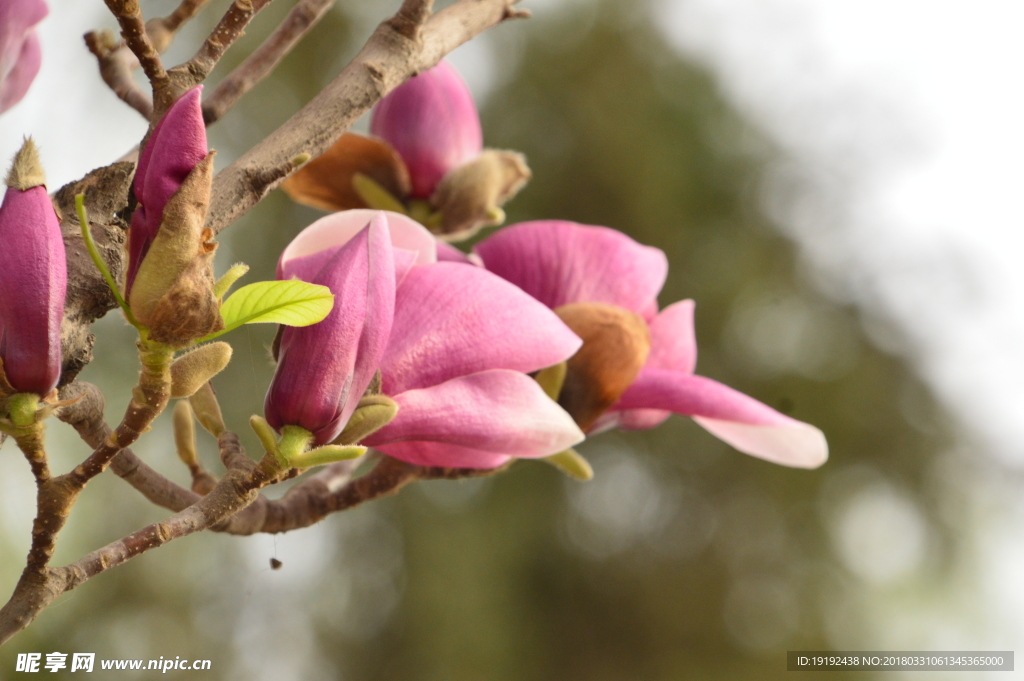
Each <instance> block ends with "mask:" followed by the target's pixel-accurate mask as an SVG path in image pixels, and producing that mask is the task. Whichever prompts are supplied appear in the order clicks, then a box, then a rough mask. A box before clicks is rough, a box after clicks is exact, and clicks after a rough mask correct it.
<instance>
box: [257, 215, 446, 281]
mask: <svg viewBox="0 0 1024 681" xmlns="http://www.w3.org/2000/svg"><path fill="white" fill-rule="evenodd" d="M377 215H384V216H385V217H386V219H387V225H388V232H389V233H390V235H391V242H392V244H393V245H394V246H395V248H401V249H404V250H407V251H414V252H416V253H417V256H416V261H415V264H417V265H427V264H430V263H433V262H436V261H437V241H436V240H435V239H434V236H433V235H432V234H431V233H430V232H428V231H427V230H426V228H425V227H423V225H421V224H419V223H418V222H416V221H415V220H413V219H411V218H409V217H406V216H405V215H401V214H399V213H392V212H390V211H378V210H370V209H366V208H360V209H356V210H346V211H342V212H340V213H333V214H331V215H328V216H327V217H323V218H320V219H319V220H317V221H316V222H314V223H313V224H311V225H310V226H309V227H306V228H305V229H304V230H302V231H301V232H299V234H298V235H297V236H296V237H295V238H294V239H292V242H291V243H290V244H288V247H287V248H285V249H284V251H283V252H282V253H281V257H280V258H279V259H278V261H277V278H278V279H291V278H292V277H298V278H299V279H302V280H303V281H311V279H310V277H312V276H314V275H315V273H316V272H318V271H319V270H320V268H321V267H323V264H324V263H325V262H327V261H328V260H329V259H330V258H331V257H333V255H334V250H335V249H336V248H337V247H339V246H341V245H342V244H344V243H346V242H348V241H349V239H351V238H352V237H353V236H355V235H356V234H358V233H359V231H360V230H361V229H363V228H364V227H366V225H367V224H369V222H370V221H371V220H372V219H373V218H374V217H375V216H377Z"/></svg>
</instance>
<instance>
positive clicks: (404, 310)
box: [381, 262, 580, 396]
mask: <svg viewBox="0 0 1024 681" xmlns="http://www.w3.org/2000/svg"><path fill="white" fill-rule="evenodd" d="M579 347H580V339H579V338H578V337H577V336H576V335H575V334H574V333H573V332H572V331H570V330H569V328H568V327H566V325H565V324H564V323H563V322H562V321H561V320H560V319H559V318H558V317H557V316H555V314H554V313H553V312H552V311H551V310H548V309H547V308H545V307H544V306H543V305H541V304H540V303H538V302H537V301H536V300H534V299H533V298H531V297H530V296H528V295H526V294H525V293H523V292H522V291H521V290H520V289H518V288H516V287H515V286H513V285H511V284H509V283H508V282H507V281H504V280H502V279H501V278H499V277H496V276H494V275H493V274H491V273H490V272H487V271H485V270H483V269H480V268H478V267H473V266H471V265H462V264H458V263H452V262H440V263H436V264H434V265H431V266H429V267H415V268H413V269H412V271H410V272H409V273H408V274H407V275H406V277H405V280H404V281H403V282H402V285H401V286H400V287H399V289H398V292H397V294H396V301H395V323H394V327H393V329H392V333H391V341H390V342H389V344H388V349H387V353H386V355H385V358H384V361H383V363H382V364H381V372H382V373H383V379H384V384H383V388H384V392H385V393H386V394H388V395H392V396H394V395H397V394H399V393H401V392H404V391H406V390H412V389H416V388H426V387H429V386H432V385H437V384H438V383H443V382H444V381H447V380H448V379H451V378H455V377H457V376H466V375H468V374H474V373H477V372H479V371H486V370H488V369H510V370H512V371H520V372H524V373H529V372H531V371H536V370H538V369H543V368H544V367H548V366H551V365H553V364H558V363H559V362H561V361H563V360H565V359H566V358H568V357H570V356H572V354H573V353H575V352H576V350H578V349H579Z"/></svg>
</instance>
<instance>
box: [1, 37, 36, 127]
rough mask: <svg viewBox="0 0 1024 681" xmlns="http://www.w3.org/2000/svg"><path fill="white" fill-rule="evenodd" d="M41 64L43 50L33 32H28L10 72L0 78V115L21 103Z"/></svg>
mask: <svg viewBox="0 0 1024 681" xmlns="http://www.w3.org/2000/svg"><path fill="white" fill-rule="evenodd" d="M42 63H43V49H42V47H40V45H39V37H38V36H36V32H35V31H30V32H29V33H28V35H26V36H25V41H24V42H23V43H22V45H21V50H20V51H19V53H18V57H17V60H16V61H15V62H14V64H13V66H12V67H11V70H10V71H8V73H7V76H6V77H4V78H0V113H3V112H4V111H7V110H8V109H10V108H11V107H12V106H14V105H15V104H17V103H18V102H20V101H21V99H22V97H24V96H25V94H26V93H27V92H28V88H29V86H31V85H32V81H33V80H35V78H36V75H37V74H38V73H39V67H40V66H41V65H42Z"/></svg>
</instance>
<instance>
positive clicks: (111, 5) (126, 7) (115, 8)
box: [105, 0, 170, 97]
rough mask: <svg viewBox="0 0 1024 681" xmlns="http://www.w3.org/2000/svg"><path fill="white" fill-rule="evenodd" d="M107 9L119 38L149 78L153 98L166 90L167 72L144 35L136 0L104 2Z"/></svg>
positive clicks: (147, 37)
mask: <svg viewBox="0 0 1024 681" xmlns="http://www.w3.org/2000/svg"><path fill="white" fill-rule="evenodd" d="M105 2H106V3H107V8H108V9H110V11H111V12H112V13H113V15H114V17H115V18H116V19H117V23H118V25H119V26H120V27H121V37H123V38H124V42H125V44H126V45H127V46H128V49H130V50H131V51H132V53H133V54H134V55H135V56H136V57H137V58H138V60H139V64H140V65H141V66H142V70H143V71H144V72H145V74H146V77H147V78H149V82H150V84H151V85H152V86H153V94H154V97H159V95H160V93H161V92H162V91H164V90H166V89H167V86H168V84H169V83H170V81H169V79H168V77H167V71H166V70H164V65H163V62H161V61H160V54H159V53H158V52H157V49H156V48H155V47H154V46H153V43H152V41H150V39H149V34H148V33H146V22H145V20H144V19H143V18H142V10H140V9H139V2H138V0H105Z"/></svg>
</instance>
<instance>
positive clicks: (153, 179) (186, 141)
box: [125, 85, 208, 293]
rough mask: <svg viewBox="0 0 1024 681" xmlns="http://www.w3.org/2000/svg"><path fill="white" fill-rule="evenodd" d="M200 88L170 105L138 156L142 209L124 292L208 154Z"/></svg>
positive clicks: (136, 217) (135, 217) (132, 232)
mask: <svg viewBox="0 0 1024 681" xmlns="http://www.w3.org/2000/svg"><path fill="white" fill-rule="evenodd" d="M202 90H203V86H202V85H197V86H196V87H194V88H192V89H191V90H189V91H188V92H186V93H185V94H183V95H182V96H181V97H179V98H178V100H177V101H176V102H174V104H172V105H171V107H170V108H169V109H168V110H167V113H165V114H164V117H163V118H161V119H160V122H159V123H157V125H156V127H155V128H154V129H153V134H152V135H150V137H149V140H148V141H147V142H146V146H145V148H143V150H142V153H141V154H140V155H139V163H138V166H137V167H136V169H135V180H134V184H133V189H134V191H135V198H136V199H137V200H138V202H139V205H138V206H137V207H136V208H135V212H134V213H133V214H132V224H131V227H130V228H129V230H128V274H127V277H126V280H125V281H126V284H125V291H126V293H127V292H129V291H131V288H132V284H133V283H134V282H135V275H136V274H138V272H139V267H140V266H141V265H142V261H143V259H145V257H146V253H147V252H149V247H150V246H151V245H152V244H153V240H154V239H156V234H157V232H158V231H159V230H160V223H161V221H162V220H163V214H164V207H165V206H166V205H167V202H168V201H169V200H170V198H171V197H172V196H174V193H175V192H177V191H178V188H179V187H180V186H181V184H182V183H183V182H184V181H185V178H187V177H188V176H189V173H191V172H192V169H193V168H195V167H196V165H197V164H198V163H199V162H200V161H202V160H203V159H204V158H206V155H207V153H208V149H207V146H206V125H205V124H204V123H203V110H202V105H201V97H202Z"/></svg>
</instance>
